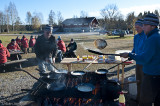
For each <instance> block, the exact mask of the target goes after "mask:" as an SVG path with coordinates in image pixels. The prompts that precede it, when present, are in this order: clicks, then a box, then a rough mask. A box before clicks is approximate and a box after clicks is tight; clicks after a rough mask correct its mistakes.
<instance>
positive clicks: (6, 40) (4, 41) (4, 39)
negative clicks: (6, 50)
mask: <svg viewBox="0 0 160 106" xmlns="http://www.w3.org/2000/svg"><path fill="white" fill-rule="evenodd" d="M26 37H27V38H28V39H29V38H30V36H26ZM16 38H17V36H15V35H3V36H0V40H2V44H3V45H4V46H5V47H6V46H7V45H8V44H9V43H10V42H11V39H16ZM21 38H22V37H20V39H21Z"/></svg>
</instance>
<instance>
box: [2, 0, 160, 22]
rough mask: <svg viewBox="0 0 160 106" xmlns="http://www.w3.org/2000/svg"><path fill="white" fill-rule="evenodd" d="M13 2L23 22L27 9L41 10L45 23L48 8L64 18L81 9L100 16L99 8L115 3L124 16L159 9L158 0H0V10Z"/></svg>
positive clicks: (159, 2) (70, 16)
mask: <svg viewBox="0 0 160 106" xmlns="http://www.w3.org/2000/svg"><path fill="white" fill-rule="evenodd" d="M9 2H14V4H15V5H16V8H17V10H18V15H19V17H20V18H21V20H22V21H23V22H25V19H26V13H27V11H30V12H31V13H33V12H41V13H42V14H43V19H44V22H43V23H47V19H48V14H49V12H50V10H53V11H54V12H55V13H56V12H57V11H60V12H61V13H62V16H63V18H64V19H66V18H72V17H73V16H74V15H76V16H78V17H79V16H80V12H81V11H85V12H87V13H88V15H89V16H95V17H97V18H99V17H101V15H100V10H101V9H103V8H105V6H107V5H108V4H116V5H117V7H118V9H119V10H120V12H121V14H123V15H124V17H125V16H126V15H127V14H128V13H130V12H133V11H134V12H135V13H136V15H137V14H139V13H140V12H144V11H154V10H155V9H157V10H159V11H160V0H143V1H142V0H0V11H4V8H5V7H7V6H8V5H9Z"/></svg>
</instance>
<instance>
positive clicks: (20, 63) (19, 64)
mask: <svg viewBox="0 0 160 106" xmlns="http://www.w3.org/2000/svg"><path fill="white" fill-rule="evenodd" d="M17 60H19V57H18V54H17ZM19 68H20V69H21V68H22V66H21V63H19Z"/></svg>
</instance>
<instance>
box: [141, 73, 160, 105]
mask: <svg viewBox="0 0 160 106" xmlns="http://www.w3.org/2000/svg"><path fill="white" fill-rule="evenodd" d="M152 103H154V106H160V75H159V76H156V75H155V76H153V75H147V74H144V77H143V80H142V86H141V95H140V104H139V106H152Z"/></svg>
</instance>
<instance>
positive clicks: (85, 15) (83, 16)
mask: <svg viewBox="0 0 160 106" xmlns="http://www.w3.org/2000/svg"><path fill="white" fill-rule="evenodd" d="M80 17H81V18H85V17H88V13H87V12H85V11H81V13H80Z"/></svg>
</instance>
